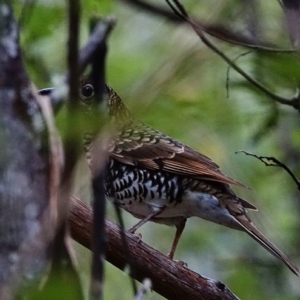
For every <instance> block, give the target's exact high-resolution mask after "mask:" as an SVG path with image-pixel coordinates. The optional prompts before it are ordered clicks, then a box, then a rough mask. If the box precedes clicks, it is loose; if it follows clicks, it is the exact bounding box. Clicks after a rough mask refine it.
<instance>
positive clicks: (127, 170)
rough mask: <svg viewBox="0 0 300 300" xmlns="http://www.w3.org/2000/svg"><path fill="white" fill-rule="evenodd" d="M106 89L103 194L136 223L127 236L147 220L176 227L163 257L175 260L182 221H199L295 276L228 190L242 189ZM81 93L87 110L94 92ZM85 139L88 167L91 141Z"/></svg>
mask: <svg viewBox="0 0 300 300" xmlns="http://www.w3.org/2000/svg"><path fill="white" fill-rule="evenodd" d="M105 89H106V90H105V94H106V96H105V97H104V99H106V101H107V105H106V106H107V108H108V116H109V123H111V124H112V126H113V132H114V133H113V134H112V137H111V139H110V140H109V142H108V144H107V147H106V148H107V149H106V150H107V152H108V163H107V167H106V171H105V178H106V179H105V192H106V197H107V198H108V200H110V201H112V202H113V203H116V204H117V205H118V206H120V207H121V208H123V209H124V210H126V211H127V212H129V213H130V214H132V215H133V216H134V217H136V218H138V219H140V221H139V222H138V223H137V224H136V225H135V226H133V227H132V228H131V229H130V230H129V231H130V232H131V233H134V232H135V231H136V230H137V229H138V228H139V227H140V226H142V225H143V224H144V223H146V222H147V221H152V222H155V223H160V224H165V225H170V226H175V227H176V232H175V236H174V239H173V242H172V245H171V248H170V251H169V252H168V254H167V256H168V257H169V258H170V259H173V258H174V254H175V250H176V247H177V244H178V242H179V239H180V237H181V235H182V232H183V230H184V228H185V224H186V220H187V219H188V218H190V217H199V218H202V219H205V220H208V221H211V222H214V223H217V224H221V225H223V226H226V227H229V228H232V229H236V230H240V231H243V232H245V233H247V234H248V235H249V236H250V237H251V238H253V239H254V240H255V241H256V242H258V243H259V244H260V245H261V246H262V247H264V248H265V249H266V250H267V251H269V252H270V253H271V254H272V255H274V256H275V257H277V258H278V259H280V260H281V261H282V262H283V263H284V264H285V265H286V266H287V267H288V268H289V269H290V270H291V271H292V272H293V273H294V274H296V275H297V276H299V270H298V268H297V267H296V266H295V264H294V263H293V262H292V261H291V260H290V259H289V258H288V257H287V256H286V255H285V254H284V253H283V252H282V251H281V250H279V249H278V248H277V247H276V246H275V245H274V244H273V243H272V242H271V241H270V240H269V239H268V238H267V237H266V236H264V235H263V234H262V233H261V232H260V231H259V230H258V228H257V227H256V226H255V225H254V223H253V222H252V221H251V219H250V218H249V216H248V213H247V210H257V209H256V207H255V206H254V205H252V204H251V203H249V202H247V201H246V200H244V199H242V198H240V197H239V196H237V195H236V194H235V193H234V191H233V190H232V189H231V187H230V186H231V185H235V186H241V187H244V185H243V184H241V183H239V182H238V181H236V180H234V179H232V178H230V177H228V176H227V175H225V174H224V173H222V172H221V170H220V167H219V166H218V165H217V164H216V163H215V162H213V161H212V160H211V159H210V158H209V157H207V156H206V155H204V154H201V153H199V152H197V151H195V150H193V149H192V148H190V147H189V146H187V145H185V144H183V143H181V142H179V141H177V140H175V139H173V138H171V137H169V136H168V135H166V134H163V133H161V132H160V131H159V130H156V129H154V128H152V127H150V126H148V125H146V124H144V123H143V122H141V121H140V120H137V119H136V118H134V117H133V115H132V114H131V113H130V111H129V110H128V108H127V107H126V106H125V104H124V103H123V101H122V99H121V98H120V96H119V95H118V94H117V93H116V92H115V91H114V90H113V89H112V88H111V87H110V86H108V85H106V88H105ZM79 93H80V98H81V101H82V104H83V106H84V107H85V109H87V110H88V109H90V108H91V104H92V103H93V97H94V89H93V85H92V84H91V82H90V80H89V79H88V78H84V79H82V80H81V82H80V91H79ZM84 139H85V142H84V148H85V150H86V153H87V156H88V157H89V159H90V160H91V163H92V159H93V158H92V157H91V147H92V145H93V137H92V136H91V135H90V134H87V135H86V136H85V138H84Z"/></svg>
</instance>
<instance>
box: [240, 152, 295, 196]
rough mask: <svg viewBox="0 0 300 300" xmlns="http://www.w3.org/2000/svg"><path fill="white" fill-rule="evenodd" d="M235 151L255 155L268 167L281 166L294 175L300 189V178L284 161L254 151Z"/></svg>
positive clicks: (293, 177)
mask: <svg viewBox="0 0 300 300" xmlns="http://www.w3.org/2000/svg"><path fill="white" fill-rule="evenodd" d="M235 153H244V154H246V155H248V156H252V157H255V158H257V159H259V160H260V161H261V162H263V163H264V164H265V166H267V167H279V168H282V169H284V170H285V171H286V172H287V173H288V174H289V175H290V176H291V177H292V179H293V181H294V182H295V183H296V185H297V188H298V190H299V191H300V180H299V179H298V178H297V177H296V175H295V174H294V173H293V172H292V170H291V169H290V168H289V167H288V166H287V165H285V164H284V163H282V162H281V161H279V160H278V159H277V158H275V157H273V156H260V155H256V154H253V153H249V152H247V151H244V150H239V151H236V152H235ZM268 161H270V162H271V163H269V162H268Z"/></svg>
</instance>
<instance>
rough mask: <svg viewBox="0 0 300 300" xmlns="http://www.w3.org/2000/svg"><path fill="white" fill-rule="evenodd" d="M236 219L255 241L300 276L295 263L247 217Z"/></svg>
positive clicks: (237, 217) (240, 216)
mask: <svg viewBox="0 0 300 300" xmlns="http://www.w3.org/2000/svg"><path fill="white" fill-rule="evenodd" d="M235 218H236V220H237V221H238V222H239V223H240V225H241V226H242V228H243V229H244V231H245V232H247V233H248V234H249V235H250V236H251V237H252V238H253V239H254V240H256V241H257V242H258V243H259V244H260V245H262V246H263V247H264V248H265V249H266V250H268V251H269V252H270V253H271V254H273V255H274V256H276V257H277V258H279V259H280V260H281V261H282V262H283V263H284V264H285V265H286V266H287V267H288V268H289V269H290V270H291V271H292V272H293V273H294V274H296V275H297V276H299V270H298V268H297V267H296V266H295V265H294V263H293V262H292V261H291V260H290V259H289V258H288V257H287V256H286V255H285V254H284V253H282V252H281V251H280V250H279V249H278V248H277V247H276V246H275V245H274V244H273V243H272V242H271V241H270V240H269V239H268V238H266V237H265V236H264V235H263V234H262V233H261V232H260V231H259V230H258V229H257V228H256V226H255V225H254V224H253V223H252V222H251V220H250V219H249V218H248V217H247V216H246V215H239V216H236V217H235Z"/></svg>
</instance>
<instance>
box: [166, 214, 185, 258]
mask: <svg viewBox="0 0 300 300" xmlns="http://www.w3.org/2000/svg"><path fill="white" fill-rule="evenodd" d="M185 223H186V218H184V219H182V220H181V221H180V222H179V223H178V224H176V225H175V226H176V233H175V237H174V240H173V243H172V246H171V249H170V251H169V253H168V254H167V256H168V257H169V258H171V259H173V257H174V253H175V250H176V247H177V244H178V242H179V239H180V237H181V234H182V232H183V229H184V227H185Z"/></svg>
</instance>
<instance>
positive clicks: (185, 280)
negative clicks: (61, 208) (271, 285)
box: [69, 198, 238, 300]
mask: <svg viewBox="0 0 300 300" xmlns="http://www.w3.org/2000/svg"><path fill="white" fill-rule="evenodd" d="M72 202H73V207H72V210H71V213H70V216H69V224H70V228H71V234H72V237H73V238H74V239H75V240H76V241H77V242H79V243H80V244H81V245H83V246H85V247H87V248H88V249H91V230H92V209H91V208H90V207H89V206H88V205H87V204H85V203H84V202H82V201H80V200H79V199H75V198H73V201H72ZM105 225H106V234H107V236H108V242H107V245H106V259H107V261H108V262H110V263H111V264H113V265H114V266H116V267H117V268H119V269H120V270H124V269H125V268H126V266H127V264H128V262H127V253H126V252H125V251H124V248H123V242H122V239H121V230H120V228H119V227H118V226H117V225H116V224H114V223H113V222H111V221H109V220H106V224H105ZM125 236H126V240H127V244H128V249H129V251H130V252H131V253H132V255H133V256H134V257H135V259H134V261H133V264H132V266H131V268H132V269H133V270H134V272H133V276H134V278H135V279H136V280H138V281H140V282H143V280H144V279H145V278H149V279H150V280H151V282H152V288H153V290H154V291H156V292H157V293H159V294H161V295H162V296H164V297H166V298H167V299H173V300H176V299H178V300H179V299H189V300H196V299H197V300H210V299H211V300H212V299H223V300H234V299H235V300H236V299H238V298H237V297H236V296H235V295H233V294H232V292H231V291H230V290H229V289H228V288H227V287H226V286H225V285H224V284H223V283H221V282H220V281H217V280H213V279H209V278H205V277H202V276H201V275H199V274H197V273H195V272H193V271H191V270H189V269H187V268H185V267H183V266H181V265H179V264H178V263H176V262H175V261H173V260H170V259H168V258H167V257H166V256H165V255H163V254H161V253H160V252H158V251H156V250H154V249H153V248H151V247H149V246H148V245H146V244H145V243H143V242H142V241H140V242H138V241H137V239H136V236H134V235H132V234H130V233H129V232H125Z"/></svg>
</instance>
